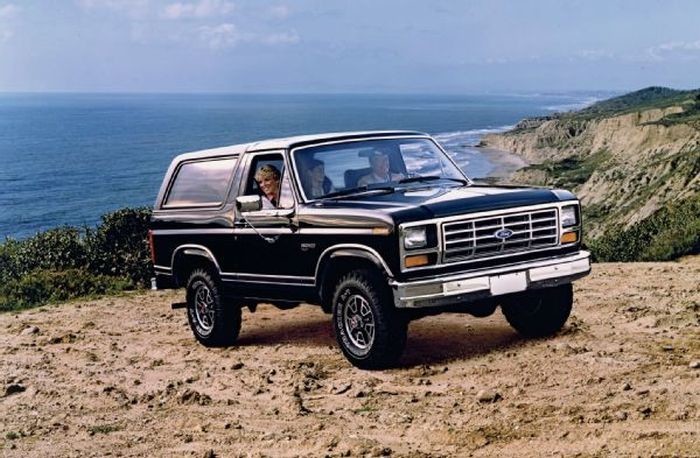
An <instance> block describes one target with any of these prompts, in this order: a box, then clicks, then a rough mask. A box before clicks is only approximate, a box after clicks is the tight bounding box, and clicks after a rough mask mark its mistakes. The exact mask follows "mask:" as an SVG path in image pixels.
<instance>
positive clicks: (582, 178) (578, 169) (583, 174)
mask: <svg viewBox="0 0 700 458" xmlns="http://www.w3.org/2000/svg"><path fill="white" fill-rule="evenodd" d="M609 157H610V153H609V152H608V151H606V150H601V151H598V152H597V153H595V154H591V155H590V156H587V157H586V158H584V159H581V158H578V157H569V158H566V159H563V160H561V161H546V162H543V163H542V164H535V165H531V166H529V167H528V168H529V169H531V170H544V171H545V172H546V173H547V179H546V183H545V184H546V185H547V186H553V187H556V188H563V189H575V188H576V187H577V186H579V185H581V184H583V183H585V182H586V181H588V179H589V178H590V177H591V175H593V172H594V171H595V170H596V169H598V168H599V167H600V166H601V165H602V164H603V163H605V162H606V161H607V160H608V158H609Z"/></svg>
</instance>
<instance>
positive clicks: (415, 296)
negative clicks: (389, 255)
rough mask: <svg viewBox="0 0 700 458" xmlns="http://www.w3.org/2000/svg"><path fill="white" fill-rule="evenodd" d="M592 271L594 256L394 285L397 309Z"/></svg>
mask: <svg viewBox="0 0 700 458" xmlns="http://www.w3.org/2000/svg"><path fill="white" fill-rule="evenodd" d="M590 271H591V261H590V253H589V252H588V251H579V252H578V253H576V254H573V255H566V256H561V257H556V258H548V259H542V260H537V261H528V262H522V263H518V264H510V265H506V266H500V267H492V268H487V269H480V270H473V271H469V272H462V273H459V274H451V275H449V276H444V277H436V278H431V279H428V280H420V281H413V282H405V283H401V282H391V283H390V285H391V287H392V291H393V294H394V305H395V306H396V307H397V308H424V307H439V306H446V305H454V304H461V303H467V302H472V301H476V300H479V299H486V298H490V297H496V296H501V295H504V294H512V293H517V292H522V291H526V290H531V289H537V288H547V287H550V286H556V285H560V284H564V283H570V282H572V281H574V280H576V279H578V278H581V277H584V276H586V275H588V274H589V273H590Z"/></svg>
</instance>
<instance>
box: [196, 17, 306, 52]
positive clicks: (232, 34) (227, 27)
mask: <svg viewBox="0 0 700 458" xmlns="http://www.w3.org/2000/svg"><path fill="white" fill-rule="evenodd" d="M197 30H198V32H199V40H200V41H201V42H202V43H204V44H205V45H206V46H207V47H209V48H211V49H226V48H233V47H235V46H237V45H238V44H241V43H258V44H263V45H269V46H276V45H288V44H296V43H299V42H300V41H301V38H300V37H299V34H298V33H297V32H296V31H291V32H280V33H271V34H260V33H252V32H243V31H240V30H239V29H238V28H237V27H236V25H235V24H231V23H224V24H219V25H216V26H207V25H205V26H201V27H199V28H198V29H197Z"/></svg>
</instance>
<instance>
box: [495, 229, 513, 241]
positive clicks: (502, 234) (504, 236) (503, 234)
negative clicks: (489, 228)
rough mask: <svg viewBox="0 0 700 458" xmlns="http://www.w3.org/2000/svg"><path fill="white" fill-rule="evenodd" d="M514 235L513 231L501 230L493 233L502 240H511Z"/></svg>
mask: <svg viewBox="0 0 700 458" xmlns="http://www.w3.org/2000/svg"><path fill="white" fill-rule="evenodd" d="M512 235H513V231H511V230H510V229H499V230H497V231H496V232H494V233H493V236H494V237H496V238H497V239H501V240H506V239H509V238H510V237H511V236H512Z"/></svg>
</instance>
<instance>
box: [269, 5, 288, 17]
mask: <svg viewBox="0 0 700 458" xmlns="http://www.w3.org/2000/svg"><path fill="white" fill-rule="evenodd" d="M267 12H268V14H269V15H270V16H272V17H273V18H275V19H284V18H286V17H287V16H289V7H288V6H287V5H275V6H271V7H270V8H268V10H267Z"/></svg>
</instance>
